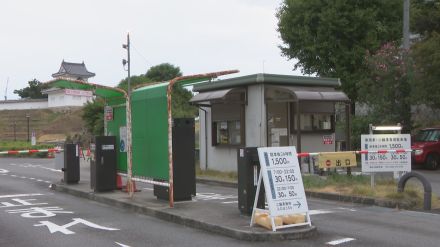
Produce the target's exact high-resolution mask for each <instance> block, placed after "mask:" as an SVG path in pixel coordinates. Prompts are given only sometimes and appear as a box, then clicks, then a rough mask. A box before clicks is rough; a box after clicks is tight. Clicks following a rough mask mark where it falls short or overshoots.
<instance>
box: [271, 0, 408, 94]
mask: <svg viewBox="0 0 440 247" xmlns="http://www.w3.org/2000/svg"><path fill="white" fill-rule="evenodd" d="M277 18H278V31H279V32H280V35H281V39H282V40H283V42H284V45H282V46H280V48H281V52H282V54H283V55H284V56H286V57H287V58H289V59H296V60H297V62H296V64H295V66H294V68H295V69H296V68H301V69H302V72H303V73H306V74H317V75H318V76H327V77H338V78H341V81H342V89H343V90H344V92H345V93H347V95H348V96H349V97H350V99H351V100H354V101H356V100H357V96H358V94H357V85H358V83H359V81H360V80H361V79H362V78H364V77H365V76H366V75H368V74H369V71H368V66H367V65H366V63H365V59H364V57H365V54H366V52H367V51H370V52H374V51H376V50H377V49H379V48H380V47H381V45H383V44H384V43H387V42H389V41H395V40H398V39H400V38H401V34H402V31H401V29H402V28H401V26H402V1H401V0H387V1H382V0H370V1H360V0H353V1H347V0H330V1H328V0H284V1H283V3H282V5H281V7H280V8H279V10H278V12H277Z"/></svg>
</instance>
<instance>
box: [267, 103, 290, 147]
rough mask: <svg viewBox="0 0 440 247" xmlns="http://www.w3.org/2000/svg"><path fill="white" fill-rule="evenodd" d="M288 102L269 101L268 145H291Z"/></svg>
mask: <svg viewBox="0 0 440 247" xmlns="http://www.w3.org/2000/svg"><path fill="white" fill-rule="evenodd" d="M288 113H289V111H288V103H287V102H267V118H266V119H267V146H269V147H281V146H289V129H288V119H289V116H288Z"/></svg>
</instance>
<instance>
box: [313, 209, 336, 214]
mask: <svg viewBox="0 0 440 247" xmlns="http://www.w3.org/2000/svg"><path fill="white" fill-rule="evenodd" d="M331 213H334V211H330V210H319V209H316V210H309V215H318V214H331Z"/></svg>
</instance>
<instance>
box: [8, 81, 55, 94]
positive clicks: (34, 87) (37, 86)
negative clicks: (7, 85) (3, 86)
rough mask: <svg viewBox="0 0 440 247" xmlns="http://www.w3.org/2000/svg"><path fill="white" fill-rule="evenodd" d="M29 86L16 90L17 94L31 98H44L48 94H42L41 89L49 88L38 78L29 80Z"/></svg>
mask: <svg viewBox="0 0 440 247" xmlns="http://www.w3.org/2000/svg"><path fill="white" fill-rule="evenodd" d="M28 84H29V86H27V87H25V88H22V89H18V90H14V93H15V94H18V96H20V97H21V98H29V99H44V98H47V94H42V93H41V90H44V89H47V86H45V85H44V84H43V83H41V82H40V81H39V80H37V79H33V80H32V81H29V82H28Z"/></svg>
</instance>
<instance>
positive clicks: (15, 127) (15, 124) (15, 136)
mask: <svg viewBox="0 0 440 247" xmlns="http://www.w3.org/2000/svg"><path fill="white" fill-rule="evenodd" d="M16 130H17V122H16V121H14V141H17V131H16Z"/></svg>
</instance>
